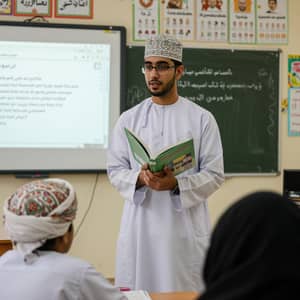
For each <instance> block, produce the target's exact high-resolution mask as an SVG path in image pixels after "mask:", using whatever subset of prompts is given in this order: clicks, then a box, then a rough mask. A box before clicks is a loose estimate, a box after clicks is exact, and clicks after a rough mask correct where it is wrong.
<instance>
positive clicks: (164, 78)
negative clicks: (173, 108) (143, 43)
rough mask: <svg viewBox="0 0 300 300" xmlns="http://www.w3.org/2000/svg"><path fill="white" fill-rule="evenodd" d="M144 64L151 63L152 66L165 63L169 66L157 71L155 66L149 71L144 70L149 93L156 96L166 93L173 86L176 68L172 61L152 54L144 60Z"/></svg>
mask: <svg viewBox="0 0 300 300" xmlns="http://www.w3.org/2000/svg"><path fill="white" fill-rule="evenodd" d="M145 64H149V65H151V64H152V66H157V65H159V64H166V65H168V66H170V68H169V69H167V70H164V71H159V70H157V69H155V68H153V69H152V70H151V71H149V70H148V71H147V70H145V80H146V84H147V88H148V90H149V92H150V93H151V95H152V96H156V97H162V96H165V95H167V94H168V93H169V92H170V91H171V90H172V89H173V88H174V87H175V82H176V70H175V65H174V62H173V61H172V60H170V59H167V58H162V57H154V56H152V57H148V58H147V59H146V60H145Z"/></svg>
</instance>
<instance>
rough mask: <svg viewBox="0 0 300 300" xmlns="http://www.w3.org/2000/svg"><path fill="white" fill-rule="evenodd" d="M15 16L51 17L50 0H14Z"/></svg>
mask: <svg viewBox="0 0 300 300" xmlns="http://www.w3.org/2000/svg"><path fill="white" fill-rule="evenodd" d="M13 12H14V13H13V14H14V15H15V16H44V17H51V16H52V0H14V5H13Z"/></svg>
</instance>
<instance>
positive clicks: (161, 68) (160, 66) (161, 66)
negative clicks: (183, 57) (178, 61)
mask: <svg viewBox="0 0 300 300" xmlns="http://www.w3.org/2000/svg"><path fill="white" fill-rule="evenodd" d="M175 67H176V66H175V65H174V66H170V65H169V64H168V63H166V62H160V63H157V64H156V65H155V66H154V65H152V64H151V63H145V64H144V66H143V67H142V72H143V73H144V74H145V73H146V72H148V73H150V72H151V71H152V70H153V69H155V71H157V72H158V73H163V72H167V71H168V70H169V69H172V68H175Z"/></svg>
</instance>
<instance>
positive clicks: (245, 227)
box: [199, 192, 300, 300]
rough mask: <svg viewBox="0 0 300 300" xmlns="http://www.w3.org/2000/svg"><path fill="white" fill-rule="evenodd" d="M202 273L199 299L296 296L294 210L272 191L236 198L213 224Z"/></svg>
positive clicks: (299, 239)
mask: <svg viewBox="0 0 300 300" xmlns="http://www.w3.org/2000/svg"><path fill="white" fill-rule="evenodd" d="M203 277H204V281H205V284H206V291H205V292H204V293H203V295H202V297H200V298H199V299H201V300H229V299H230V300H247V299H251V300H262V299H266V300H275V299H280V300H285V299H292V298H293V297H296V298H298V297H300V208H298V207H297V206H296V204H294V203H293V202H292V201H291V200H288V199H286V198H284V197H282V196H281V195H279V194H276V193H273V192H256V193H253V194H250V195H247V196H245V197H244V198H242V199H241V200H239V201H237V202H236V203H235V204H233V205H232V206H231V207H230V208H229V209H228V210H227V211H226V212H225V213H224V214H223V215H222V216H221V218H220V220H219V222H218V223H217V224H216V227H215V229H214V231H213V234H212V239H211V245H210V247H209V250H208V254H207V258H206V261H205V265H204V272H203ZM296 293H297V294H298V296H296V295H297V294H296ZM292 295H295V296H292ZM296 298H294V299H296Z"/></svg>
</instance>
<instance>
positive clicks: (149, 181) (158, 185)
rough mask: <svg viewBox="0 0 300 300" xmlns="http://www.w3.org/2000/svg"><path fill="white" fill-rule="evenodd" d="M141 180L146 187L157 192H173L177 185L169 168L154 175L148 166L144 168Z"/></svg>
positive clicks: (140, 176)
mask: <svg viewBox="0 0 300 300" xmlns="http://www.w3.org/2000/svg"><path fill="white" fill-rule="evenodd" d="M139 178H140V180H141V182H143V183H144V185H146V186H148V187H150V188H151V189H153V190H156V191H167V190H173V189H174V188H175V186H176V185H177V179H176V177H175V176H174V174H173V172H172V171H171V170H170V169H169V168H168V167H165V168H164V170H163V171H161V172H156V173H152V172H151V171H150V170H149V168H148V166H147V168H143V167H142V170H141V173H140V175H139Z"/></svg>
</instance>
